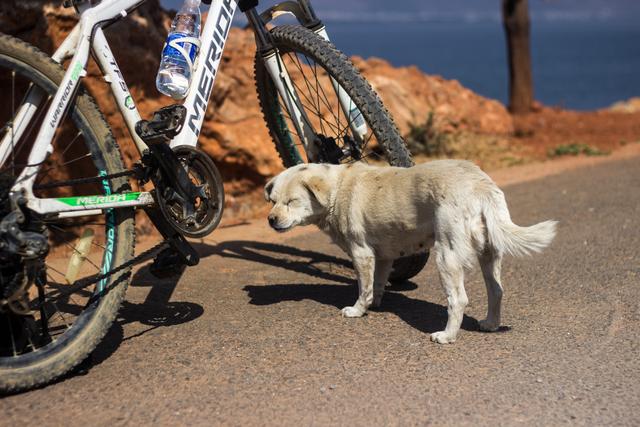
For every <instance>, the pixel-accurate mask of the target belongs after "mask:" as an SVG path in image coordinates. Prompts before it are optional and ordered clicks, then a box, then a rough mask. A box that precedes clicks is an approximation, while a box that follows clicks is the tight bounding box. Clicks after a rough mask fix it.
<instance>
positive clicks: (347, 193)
mask: <svg viewBox="0 0 640 427" xmlns="http://www.w3.org/2000/svg"><path fill="white" fill-rule="evenodd" d="M265 198H266V199H267V200H268V201H271V202H272V203H273V204H274V206H273V208H272V209H271V212H270V213H269V224H270V225H271V227H273V228H274V229H275V230H278V231H286V230H289V229H291V228H292V227H295V226H297V225H309V224H316V225H317V226H319V227H320V228H321V229H322V230H324V231H325V232H326V233H328V234H329V235H330V236H331V237H332V239H333V240H334V242H335V243H337V244H338V246H340V247H341V248H342V249H343V250H344V251H345V252H346V253H347V254H348V255H349V256H350V257H351V259H352V261H353V265H354V267H355V270H356V272H357V276H358V285H359V290H360V296H359V298H358V300H357V301H356V303H355V304H354V305H353V306H351V307H345V308H343V309H342V315H343V316H346V317H360V316H362V315H364V314H365V312H366V311H367V309H368V308H369V307H371V306H374V307H377V306H379V305H380V303H381V300H382V295H383V294H384V288H385V285H386V284H387V279H388V277H389V273H390V271H391V267H392V264H393V261H394V260H395V259H396V258H399V257H402V256H405V255H409V254H411V253H414V252H417V251H421V250H425V249H427V248H430V247H431V246H433V249H434V250H433V256H434V258H435V262H436V265H437V268H438V271H439V273H440V281H441V282H442V287H443V288H444V291H445V293H446V295H447V303H448V310H447V311H448V316H449V317H448V320H447V326H446V328H445V330H444V331H440V332H435V333H433V334H432V335H431V339H432V340H433V341H436V342H438V343H452V342H454V341H455V339H456V336H457V334H458V331H459V329H460V325H461V323H462V317H463V312H464V308H465V306H466V305H467V302H468V300H467V294H466V293H465V290H464V270H465V268H466V267H470V266H471V265H472V263H473V259H474V258H475V257H477V259H478V260H479V262H480V266H481V268H482V274H483V276H484V280H485V284H486V287H487V296H488V310H487V318H486V319H484V320H482V321H480V329H482V330H483V331H495V330H497V329H498V327H499V326H500V303H501V299H502V285H501V283H500V266H501V262H502V257H503V255H504V254H512V255H525V254H528V253H530V252H531V251H535V252H539V251H541V250H542V249H543V248H545V247H546V246H548V245H549V243H551V241H552V240H553V238H554V236H555V229H556V222H555V221H545V222H541V223H539V224H536V225H533V226H531V227H519V226H517V225H515V224H514V223H513V222H511V217H510V215H509V210H508V209H507V203H506V201H505V198H504V194H503V193H502V191H501V190H500V189H499V188H498V186H497V185H496V184H495V183H494V182H493V181H492V180H491V178H489V176H488V175H486V174H485V173H484V172H482V171H481V170H480V168H478V167H477V166H475V165H474V164H473V163H470V162H466V161H457V160H438V161H433V162H429V163H425V164H422V165H419V166H414V167H412V168H408V169H403V168H396V167H375V166H368V165H364V164H362V163H353V164H349V165H326V164H308V165H298V166H295V167H293V168H290V169H287V170H285V171H284V172H282V173H281V174H279V175H278V176H276V177H275V178H273V179H272V180H271V181H269V183H267V185H266V187H265Z"/></svg>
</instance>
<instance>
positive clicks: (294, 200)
mask: <svg viewBox="0 0 640 427" xmlns="http://www.w3.org/2000/svg"><path fill="white" fill-rule="evenodd" d="M299 202H300V199H291V200H289V201H288V202H287V203H285V204H286V205H287V206H289V205H295V204H298V203H299Z"/></svg>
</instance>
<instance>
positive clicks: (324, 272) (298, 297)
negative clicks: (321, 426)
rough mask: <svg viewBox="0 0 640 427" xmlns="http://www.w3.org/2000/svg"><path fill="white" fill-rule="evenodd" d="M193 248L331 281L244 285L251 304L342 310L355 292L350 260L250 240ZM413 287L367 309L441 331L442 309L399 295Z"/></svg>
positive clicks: (468, 323) (473, 324)
mask: <svg viewBox="0 0 640 427" xmlns="http://www.w3.org/2000/svg"><path fill="white" fill-rule="evenodd" d="M196 248H197V249H198V252H199V253H200V255H201V256H202V257H205V256H210V255H218V256H221V257H225V258H236V259H242V260H246V261H250V262H257V263H260V264H264V265H268V266H272V267H278V268H282V269H286V270H290V271H294V272H296V273H300V274H304V275H307V276H311V277H313V278H316V279H321V280H325V281H329V282H332V283H330V284H327V283H317V284H308V283H305V284H268V285H247V286H245V287H244V288H243V289H244V290H245V291H246V292H247V294H248V296H249V298H251V301H250V304H254V305H272V304H278V303H281V302H285V301H302V300H312V301H316V302H318V303H320V304H323V305H328V306H332V307H336V308H337V309H341V308H343V307H345V306H348V305H352V304H353V303H354V302H355V300H356V298H357V296H358V295H357V294H358V291H357V282H356V279H355V273H354V272H353V270H352V264H351V262H350V261H349V260H346V259H343V258H339V257H335V256H333V255H327V254H323V253H320V252H316V251H311V250H305V249H298V248H295V247H292V246H287V245H280V244H273V243H261V242H252V241H230V242H224V243H221V244H219V245H216V246H208V245H196ZM335 283H341V284H335ZM346 285H351V286H346ZM416 288H417V285H416V284H415V283H413V282H411V281H406V282H404V283H399V284H394V285H392V286H389V287H387V289H386V292H385V295H384V298H383V300H382V306H381V307H380V308H378V309H373V310H372V311H374V312H376V311H377V312H389V313H393V314H395V315H397V316H398V317H399V318H401V319H402V320H404V321H405V322H407V324H409V325H411V326H412V327H414V328H416V329H417V330H419V331H422V332H425V333H432V332H436V331H440V330H442V329H444V326H445V325H446V323H447V308H446V307H444V306H442V305H440V304H435V303H432V302H429V301H423V300H419V299H415V298H411V297H409V296H407V295H405V294H403V293H402V292H406V291H411V290H414V289H416ZM336 315H337V314H336ZM462 328H463V329H465V330H470V331H477V330H479V328H478V322H477V320H476V319H475V318H473V317H469V316H466V315H465V316H464V319H463V322H462Z"/></svg>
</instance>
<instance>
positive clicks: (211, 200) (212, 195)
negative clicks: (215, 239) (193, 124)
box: [156, 145, 224, 238]
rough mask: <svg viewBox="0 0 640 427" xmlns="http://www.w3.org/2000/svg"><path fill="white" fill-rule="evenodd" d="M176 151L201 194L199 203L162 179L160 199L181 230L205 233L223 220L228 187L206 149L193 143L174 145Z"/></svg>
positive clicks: (194, 234) (170, 219) (173, 224)
mask: <svg viewBox="0 0 640 427" xmlns="http://www.w3.org/2000/svg"><path fill="white" fill-rule="evenodd" d="M173 151H174V153H175V155H176V157H177V158H178V160H179V161H180V163H181V164H182V166H183V167H184V168H185V171H186V172H187V174H188V175H189V178H190V179H191V181H192V182H193V184H194V185H195V186H196V187H197V188H198V192H199V195H198V197H197V200H196V202H195V203H190V202H189V201H187V200H184V198H182V197H181V196H180V193H179V192H178V191H176V190H175V189H174V188H173V187H172V186H171V183H165V182H162V181H160V183H161V185H158V186H157V189H156V199H157V202H158V207H159V208H160V212H162V215H163V216H164V218H165V219H166V220H167V222H168V223H169V224H170V225H171V227H172V228H173V229H175V230H176V231H177V232H178V233H180V234H181V235H183V236H186V237H193V238H202V237H205V236H207V235H209V234H211V232H213V230H215V228H216V227H217V226H218V224H219V223H220V219H222V212H223V210H224V187H223V186H222V178H221V176H220V172H219V171H218V169H217V168H216V166H215V164H214V163H213V161H212V160H211V159H210V158H209V156H207V155H206V154H205V153H204V152H203V151H201V150H198V149H197V148H194V147H191V146H186V145H183V146H179V147H176V148H174V150H173Z"/></svg>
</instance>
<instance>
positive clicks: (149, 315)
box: [88, 265, 204, 369]
mask: <svg viewBox="0 0 640 427" xmlns="http://www.w3.org/2000/svg"><path fill="white" fill-rule="evenodd" d="M180 278H181V275H177V276H175V277H171V278H166V279H158V278H156V277H154V276H153V275H152V274H151V273H150V272H149V265H145V266H143V267H142V268H140V269H139V270H138V271H137V272H136V273H135V274H134V276H133V278H132V279H131V284H130V286H131V287H149V288H150V289H149V293H148V294H147V295H146V297H145V299H144V301H143V302H141V303H133V302H130V301H127V300H125V301H123V302H122V306H121V307H120V311H119V312H118V317H117V318H116V320H115V321H114V322H113V325H112V326H111V328H110V329H109V332H108V333H107V335H106V336H105V338H104V339H103V340H102V341H101V342H100V344H99V345H98V347H97V348H96V349H95V350H94V351H93V353H92V354H91V360H90V361H89V362H90V366H89V367H88V368H89V369H90V368H92V367H93V366H96V365H99V364H100V363H102V362H103V361H105V360H106V359H108V358H109V357H110V356H111V355H112V354H113V353H114V352H115V351H116V350H117V349H118V347H120V345H121V344H122V343H123V342H124V341H128V340H130V339H134V338H137V337H139V336H141V335H144V334H146V333H148V332H151V331H153V330H155V329H158V328H161V327H170V326H176V325H180V324H183V323H187V322H191V321H193V320H195V319H197V318H199V317H200V316H202V315H203V314H204V308H203V307H202V306H201V305H200V304H196V303H193V302H187V301H177V302H176V301H170V299H171V296H172V295H173V292H174V291H175V289H176V286H177V285H178V282H179V280H180ZM136 322H137V323H140V324H142V325H145V326H146V328H145V329H143V330H141V331H139V332H136V333H134V334H132V335H129V336H125V333H124V326H125V325H127V324H130V323H136Z"/></svg>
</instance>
